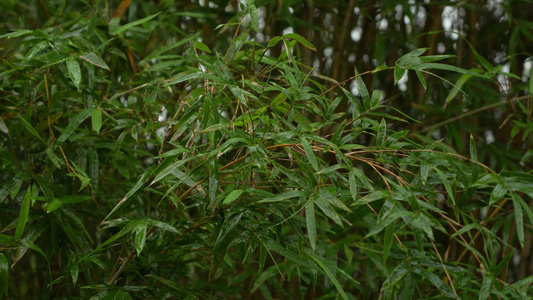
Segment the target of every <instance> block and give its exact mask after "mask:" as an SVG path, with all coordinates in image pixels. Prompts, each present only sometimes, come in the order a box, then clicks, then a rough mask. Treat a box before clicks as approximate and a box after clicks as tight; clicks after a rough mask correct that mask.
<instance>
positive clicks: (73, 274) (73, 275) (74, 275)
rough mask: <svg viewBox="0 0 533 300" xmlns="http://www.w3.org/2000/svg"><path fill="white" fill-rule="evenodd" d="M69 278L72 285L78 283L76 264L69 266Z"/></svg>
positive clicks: (77, 267)
mask: <svg viewBox="0 0 533 300" xmlns="http://www.w3.org/2000/svg"><path fill="white" fill-rule="evenodd" d="M69 271H70V277H71V278H72V283H74V284H76V282H78V275H79V273H80V267H79V265H78V264H77V263H76V262H72V263H71V264H70V265H69Z"/></svg>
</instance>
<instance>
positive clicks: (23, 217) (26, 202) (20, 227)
mask: <svg viewBox="0 0 533 300" xmlns="http://www.w3.org/2000/svg"><path fill="white" fill-rule="evenodd" d="M30 204H31V186H28V189H27V190H26V194H25V195H24V199H23V200H22V205H21V206H20V214H19V218H18V221H17V228H16V229H15V240H19V239H20V238H21V237H22V234H23V233H24V228H25V227H26V223H27V222H28V214H29V213H30Z"/></svg>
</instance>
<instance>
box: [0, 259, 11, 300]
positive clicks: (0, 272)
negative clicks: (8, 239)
mask: <svg viewBox="0 0 533 300" xmlns="http://www.w3.org/2000/svg"><path fill="white" fill-rule="evenodd" d="M8 287H9V262H8V261H7V257H6V255H5V254H4V253H3V252H0V297H1V296H2V295H4V294H5V295H6V296H7V292H8Z"/></svg>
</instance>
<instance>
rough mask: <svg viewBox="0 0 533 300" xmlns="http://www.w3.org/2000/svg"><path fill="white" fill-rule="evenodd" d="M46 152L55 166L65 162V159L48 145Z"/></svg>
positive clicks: (57, 166)
mask: <svg viewBox="0 0 533 300" xmlns="http://www.w3.org/2000/svg"><path fill="white" fill-rule="evenodd" d="M45 152H46V155H47V156H48V158H49V159H50V161H51V162H52V163H53V164H54V166H55V167H56V168H59V167H61V166H62V165H63V164H64V163H65V161H64V160H63V159H61V158H60V157H59V156H57V155H56V154H55V153H54V150H52V148H50V147H47V148H46V150H45Z"/></svg>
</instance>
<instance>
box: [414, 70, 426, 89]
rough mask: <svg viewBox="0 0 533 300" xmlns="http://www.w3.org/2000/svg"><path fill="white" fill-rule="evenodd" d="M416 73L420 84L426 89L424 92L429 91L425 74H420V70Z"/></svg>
mask: <svg viewBox="0 0 533 300" xmlns="http://www.w3.org/2000/svg"><path fill="white" fill-rule="evenodd" d="M415 73H416V77H418V80H419V81H420V83H421V84H422V86H423V87H424V90H427V89H428V85H427V83H426V79H425V78H424V74H422V72H420V70H415Z"/></svg>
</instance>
